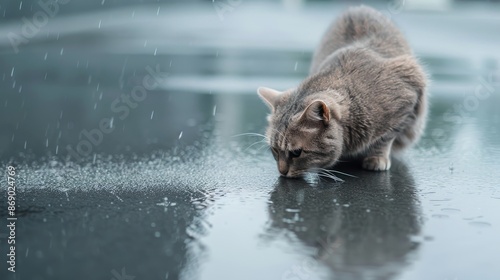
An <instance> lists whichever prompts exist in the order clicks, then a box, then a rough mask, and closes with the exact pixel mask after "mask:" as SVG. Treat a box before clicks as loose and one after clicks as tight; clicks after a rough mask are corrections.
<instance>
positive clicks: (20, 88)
mask: <svg viewBox="0 0 500 280" xmlns="http://www.w3.org/2000/svg"><path fill="white" fill-rule="evenodd" d="M22 90H23V85H20V86H19V93H21V91H22Z"/></svg>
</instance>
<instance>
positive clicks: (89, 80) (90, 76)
mask: <svg viewBox="0 0 500 280" xmlns="http://www.w3.org/2000/svg"><path fill="white" fill-rule="evenodd" d="M90 83H92V75H89V79H88V80H87V84H89V85H90Z"/></svg>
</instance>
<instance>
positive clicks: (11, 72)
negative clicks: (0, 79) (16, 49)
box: [10, 67, 15, 77]
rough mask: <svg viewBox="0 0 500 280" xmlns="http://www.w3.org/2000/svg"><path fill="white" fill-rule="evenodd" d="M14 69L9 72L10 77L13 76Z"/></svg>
mask: <svg viewBox="0 0 500 280" xmlns="http://www.w3.org/2000/svg"><path fill="white" fill-rule="evenodd" d="M14 68H15V67H12V70H11V71H10V76H11V77H13V76H14Z"/></svg>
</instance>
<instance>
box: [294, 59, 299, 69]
mask: <svg viewBox="0 0 500 280" xmlns="http://www.w3.org/2000/svg"><path fill="white" fill-rule="evenodd" d="M297 66H299V62H298V61H297V62H295V67H293V71H297Z"/></svg>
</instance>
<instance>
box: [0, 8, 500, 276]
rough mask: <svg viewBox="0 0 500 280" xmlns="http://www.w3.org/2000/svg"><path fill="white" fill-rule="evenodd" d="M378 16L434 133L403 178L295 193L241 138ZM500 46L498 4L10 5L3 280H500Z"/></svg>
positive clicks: (383, 176)
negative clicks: (9, 169)
mask: <svg viewBox="0 0 500 280" xmlns="http://www.w3.org/2000/svg"><path fill="white" fill-rule="evenodd" d="M359 4H366V5H370V6H373V7H374V8H376V9H378V10H379V11H380V12H382V13H383V14H384V15H386V16H387V17H389V18H391V19H392V20H393V21H394V22H396V24H397V25H398V26H399V27H400V29H401V30H402V32H403V33H404V34H405V35H406V37H407V39H408V41H409V42H410V45H411V46H412V47H413V49H414V51H415V54H416V55H417V56H418V58H419V59H420V60H421V62H422V64H423V65H424V67H425V68H426V70H427V72H428V73H429V77H430V80H431V83H430V86H429V95H430V103H431V107H430V114H429V121H428V125H427V129H426V133H425V135H424V137H423V138H422V139H421V141H420V142H419V144H418V145H416V146H415V147H414V148H413V149H410V150H409V151H408V152H407V154H406V156H405V157H403V159H402V160H401V161H398V160H395V161H394V162H393V167H392V169H391V170H390V171H388V172H383V173H373V172H367V171H363V170H360V168H359V167H358V166H347V167H343V168H344V169H341V170H342V172H345V173H349V174H351V175H354V176H355V178H352V177H349V176H344V175H345V174H341V173H335V174H337V175H338V176H339V177H341V178H343V179H345V180H344V182H343V183H340V181H335V180H330V179H325V178H321V180H317V181H314V182H309V181H301V180H280V179H279V178H278V175H279V174H278V172H277V170H276V166H275V162H274V160H273V159H272V156H271V154H270V153H269V152H268V151H267V150H266V147H267V146H266V144H265V143H264V142H263V141H261V142H259V140H261V139H260V138H258V137H255V136H256V135H255V134H245V135H240V134H242V133H263V132H264V131H265V127H266V121H265V116H266V114H268V109H267V108H266V106H265V105H264V104H263V103H262V102H261V101H260V100H259V98H258V97H257V95H256V89H257V87H259V86H268V87H273V88H276V89H279V90H285V89H288V88H290V87H293V86H296V85H297V84H298V83H300V81H301V80H302V79H304V78H305V77H306V76H307V75H308V71H309V64H310V60H311V57H312V53H313V51H314V49H315V47H316V46H317V44H318V42H319V40H320V37H321V36H322V34H323V32H324V31H325V30H326V28H327V26H328V25H329V24H330V23H331V22H332V20H333V19H334V18H336V17H337V16H338V15H339V14H340V13H342V12H343V11H344V10H345V9H347V8H348V7H349V6H355V5H359ZM499 47H500V2H499V1H465V0H460V1H459V0H456V1H453V0H394V1H299V0H284V1H250V0H217V1H215V0H214V1H211V0H206V1H195V0H192V1H187V0H182V1H181V0H179V1H157V0H136V1H133V0H95V1H83V0H29V1H27V0H23V1H20V0H0V166H2V168H3V166H7V164H13V165H15V166H16V167H17V170H18V176H17V177H16V178H17V179H16V180H17V181H16V184H17V191H18V196H17V200H16V202H17V203H18V204H17V206H18V208H17V213H16V215H17V216H18V217H19V220H18V221H17V238H18V239H17V240H18V242H17V243H16V244H17V251H16V252H17V253H16V254H17V258H18V259H17V260H18V272H16V273H15V274H9V277H10V278H7V277H4V273H7V272H6V271H5V270H4V269H3V268H4V267H2V271H0V278H1V279H89V275H92V276H95V277H94V278H92V277H91V279H115V280H119V279H130V278H125V276H124V274H125V275H130V276H133V277H137V278H136V279H332V278H334V279H410V280H419V279H449V280H458V279H492V280H493V279H497V278H498V275H500V271H499V269H500V268H499V267H498V265H497V264H496V262H497V258H498V252H499V251H500V248H499V246H500V245H499V243H498V236H499V226H498V225H500V216H499V215H498V213H500V212H499V210H500V209H499V204H498V201H499V199H500V190H499V189H498V181H499V178H498V170H499V168H500V161H499V158H500V142H499V141H498V140H499V139H500V110H499V108H500V94H499V93H500V63H499V62H500V52H499V49H500V48H499ZM339 168H340V167H339ZM2 172H4V171H2ZM332 172H333V171H332ZM6 184H7V181H6V177H5V176H0V185H1V186H6ZM0 204H2V205H4V206H5V205H7V204H6V197H5V196H2V197H1V203H0ZM4 206H2V207H1V208H0V217H2V219H1V220H3V221H4V222H5V221H6V219H4V217H6V216H7V211H6V207H4ZM1 228H4V229H5V228H6V227H5V226H3V225H2V226H1ZM6 240H7V234H6V232H4V231H3V230H2V231H0V245H2V246H0V248H2V250H3V248H6V246H3V245H4V242H5V241H6ZM3 252H4V251H2V253H1V254H0V262H3V263H5V259H6V254H4V253H3Z"/></svg>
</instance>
